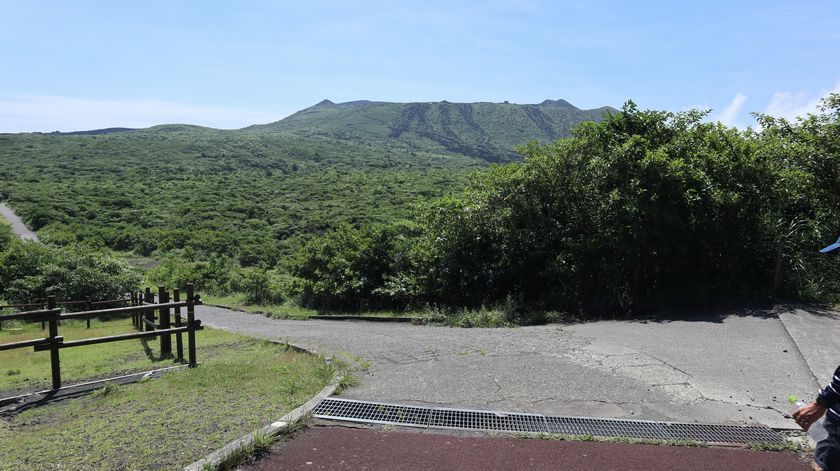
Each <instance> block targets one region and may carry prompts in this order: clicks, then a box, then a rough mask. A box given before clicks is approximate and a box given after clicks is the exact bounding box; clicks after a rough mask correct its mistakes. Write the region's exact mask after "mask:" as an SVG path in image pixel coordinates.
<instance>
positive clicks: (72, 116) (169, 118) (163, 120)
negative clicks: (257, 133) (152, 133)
mask: <svg viewBox="0 0 840 471" xmlns="http://www.w3.org/2000/svg"><path fill="white" fill-rule="evenodd" d="M282 117H283V115H282V114H279V113H268V112H264V111H256V110H242V109H230V108H220V107H213V106H197V105H191V104H186V103H174V102H167V101H154V100H136V101H132V100H126V101H105V100H87V99H82V98H72V97H61V96H43V95H15V96H0V132H31V131H42V132H51V131H64V132H67V131H82V130H90V129H101V128H110V127H126V128H145V127H149V126H154V125H156V124H168V123H185V124H197V125H200V126H209V127H214V128H223V129H232V128H241V127H245V126H248V125H251V124H260V123H269V122H272V121H277V120H278V119H280V118H282Z"/></svg>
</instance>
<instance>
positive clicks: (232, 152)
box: [0, 101, 610, 265]
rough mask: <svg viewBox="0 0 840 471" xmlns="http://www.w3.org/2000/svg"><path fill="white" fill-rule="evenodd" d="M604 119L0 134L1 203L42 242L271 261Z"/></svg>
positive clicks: (334, 119)
mask: <svg viewBox="0 0 840 471" xmlns="http://www.w3.org/2000/svg"><path fill="white" fill-rule="evenodd" d="M608 110H610V109H609V108H601V109H599V110H589V111H583V110H578V109H576V108H574V107H572V106H571V105H569V104H568V103H565V102H562V101H559V102H548V101H547V102H544V103H542V104H540V105H512V104H504V103H503V104H493V103H473V104H454V103H447V102H441V103H408V104H400V103H376V102H351V103H342V104H334V103H331V102H326V101H325V102H322V103H319V104H318V105H315V106H313V107H310V108H307V109H305V110H302V111H300V112H298V113H295V114H294V115H292V116H289V117H288V118H286V119H284V120H282V121H278V122H276V123H271V124H266V125H259V126H251V127H248V128H244V129H239V130H218V129H211V128H205V127H200V126H192V125H184V124H167V125H160V126H154V127H151V128H147V129H138V130H129V129H115V128H110V129H104V130H95V131H87V132H77V133H48V134H44V133H24V134H0V200H8V201H9V203H10V205H11V206H12V207H13V208H15V209H16V210H17V211H18V212H19V214H20V216H21V217H22V218H23V219H24V220H25V221H26V222H27V223H28V224H30V226H31V227H32V228H34V229H36V230H38V231H39V235H40V236H41V237H42V239H43V240H46V241H47V242H52V243H56V244H69V243H73V242H82V243H85V244H89V245H94V246H105V247H109V248H112V249H115V250H119V251H133V252H135V253H137V254H142V255H150V254H153V255H162V254H168V253H173V252H174V253H177V252H179V251H180V252H181V253H182V254H183V255H184V257H187V258H193V257H195V258H198V259H212V258H214V257H216V256H217V255H224V256H232V257H235V258H236V259H238V261H239V262H240V263H243V264H248V265H255V264H265V265H273V264H275V263H279V262H280V261H281V260H282V259H283V258H284V257H285V256H286V255H288V254H289V253H290V252H291V249H292V248H294V246H296V245H297V244H298V243H299V241H300V240H302V239H305V238H307V237H310V236H311V235H313V234H318V233H322V232H323V231H326V230H329V229H331V228H334V227H336V226H338V225H340V224H344V223H349V224H367V223H375V222H388V221H392V220H395V219H399V218H404V217H407V216H409V215H410V214H411V212H412V211H413V207H414V206H415V205H416V204H417V203H420V202H422V201H425V200H428V199H430V198H435V197H438V196H442V195H446V194H451V193H455V192H459V191H460V190H461V189H462V188H464V187H465V185H466V182H467V178H468V174H469V172H471V171H474V170H476V169H480V168H483V167H486V166H487V165H488V163H489V162H507V161H512V160H518V159H520V158H521V157H520V156H519V155H518V154H516V153H515V152H514V151H513V149H514V148H515V147H516V146H519V145H522V144H525V143H526V142H528V141H529V140H540V141H549V140H552V139H554V138H556V137H558V136H563V135H566V134H567V133H568V130H569V129H570V128H571V127H572V126H573V125H574V124H577V122H579V121H582V120H584V119H597V118H600V117H601V115H602V114H603V113H604V112H606V111H608Z"/></svg>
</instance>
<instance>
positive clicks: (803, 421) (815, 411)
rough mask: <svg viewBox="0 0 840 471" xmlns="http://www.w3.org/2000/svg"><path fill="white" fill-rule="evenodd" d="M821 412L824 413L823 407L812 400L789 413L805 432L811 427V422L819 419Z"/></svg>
mask: <svg viewBox="0 0 840 471" xmlns="http://www.w3.org/2000/svg"><path fill="white" fill-rule="evenodd" d="M823 414H825V407H823V406H821V405H819V404H817V403H816V401H814V402H812V403H810V404H805V405H804V406H802V407H800V408H799V409H796V411H795V412H794V413H793V414H791V415H792V416H793V420H795V421H796V423H797V424H799V426H800V427H802V430H805V431H806V432H807V431H808V429H809V428H810V427H811V424H813V423H814V422H816V421H818V420H820V417H822V416H823Z"/></svg>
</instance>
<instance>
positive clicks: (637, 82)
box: [0, 0, 840, 132]
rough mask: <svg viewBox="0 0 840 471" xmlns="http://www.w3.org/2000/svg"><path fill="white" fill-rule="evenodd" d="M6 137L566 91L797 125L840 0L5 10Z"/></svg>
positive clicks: (598, 99) (0, 102)
mask: <svg viewBox="0 0 840 471" xmlns="http://www.w3.org/2000/svg"><path fill="white" fill-rule="evenodd" d="M0 12H2V14H0V50H2V51H3V53H2V58H0V132H19V131H53V130H61V131H71V130H80V129H93V128H101V127H109V126H128V127H143V126H149V125H154V124H161V123H170V122H187V123H193V124H201V125H206V126H213V127H221V128H238V127H243V126H246V125H249V124H254V123H265V122H271V121H275V120H278V119H281V118H283V117H284V116H287V115H288V114H290V113H293V112H295V111H297V110H299V109H301V108H305V107H307V106H310V105H312V104H314V103H316V102H318V101H320V100H321V99H324V98H329V99H331V100H333V101H335V102H341V101H350V100H359V99H368V100H383V101H403V102H405V101H439V100H449V101H460V102H471V101H495V102H500V101H505V100H509V101H511V102H515V103H538V102H541V101H543V100H544V99H546V98H551V99H558V98H563V99H566V100H568V101H569V102H571V103H572V104H574V105H576V106H578V107H580V108H593V107H599V106H603V105H611V106H615V107H620V106H621V104H622V103H623V102H624V101H626V100H628V99H632V100H634V101H635V102H636V103H637V104H639V106H640V107H642V108H655V109H668V110H673V111H678V110H683V109H687V108H711V109H713V110H714V111H713V113H712V117H713V118H715V119H720V120H721V121H723V122H725V123H727V124H731V125H738V126H745V125H749V124H751V123H752V120H751V118H750V117H749V114H748V113H749V112H750V111H758V112H770V113H773V114H777V115H780V116H793V115H796V114H801V113H804V112H807V111H811V110H813V107H814V105H815V104H816V103H817V101H818V100H819V98H820V97H821V96H824V95H825V94H826V93H828V92H830V91H840V2H837V1H836V0H832V1H808V0H804V1H800V2H778V1H762V2H758V1H704V2H678V1H661V2H660V1H648V2H621V1H601V0H587V1H572V2H566V1H556V2H550V1H537V0H534V1H531V0H500V1H484V2H455V1H428V0H427V1H422V2H420V1H418V2H397V1H383V2H367V1H361V0H358V1H353V2H338V1H318V0H312V1H306V2H291V1H290V2H281V1H240V2H215V1H201V2H199V1H174V0H170V1H165V2H164V1H160V2H158V1H144V2H138V1H126V2H112V1H109V2H85V1H78V2H68V1H61V2H49V1H25V2H24V1H5V0H0Z"/></svg>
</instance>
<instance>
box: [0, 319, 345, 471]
mask: <svg viewBox="0 0 840 471" xmlns="http://www.w3.org/2000/svg"><path fill="white" fill-rule="evenodd" d="M198 339H199V344H198V358H199V362H200V365H199V367H198V368H194V369H182V370H178V371H176V372H172V373H168V374H166V375H164V376H163V377H161V378H159V379H155V380H150V381H145V382H141V383H135V384H130V385H121V386H115V385H108V386H106V387H105V388H103V389H101V390H100V391H99V392H97V393H96V394H91V395H88V396H84V397H82V398H79V399H72V400H67V401H62V402H56V403H52V404H49V405H46V406H41V407H37V408H33V409H29V410H26V411H23V412H21V413H19V414H17V415H14V416H6V417H3V418H2V419H0V456H2V457H3V459H2V460H0V470H18V469H59V468H60V469H89V470H99V469H102V470H106V469H107V470H109V469H144V470H145V469H177V468H181V467H183V466H185V465H187V464H189V463H192V462H193V461H195V460H197V459H200V458H202V457H204V456H205V455H207V454H209V453H210V452H212V451H214V450H216V449H218V448H219V447H221V446H222V445H224V444H226V443H228V442H229V441H231V440H234V439H236V438H239V437H241V436H243V435H245V434H246V433H249V432H252V431H253V430H255V429H258V428H260V427H261V426H264V425H266V424H268V423H270V422H271V421H273V420H276V419H278V418H280V417H281V416H283V415H284V414H286V413H287V412H289V411H290V410H291V409H293V408H295V407H297V406H299V405H300V404H302V403H304V402H306V401H307V400H308V399H309V398H310V397H312V396H313V395H314V394H315V393H317V392H318V391H319V390H320V389H321V388H323V387H324V386H325V385H326V384H327V383H328V382H329V380H330V379H331V378H332V376H333V374H334V371H333V369H332V367H330V366H329V365H328V364H326V363H325V362H324V361H323V360H322V359H320V358H317V357H313V356H311V355H306V354H300V353H296V352H294V351H292V350H289V349H287V348H286V347H284V346H282V345H277V344H273V343H269V342H266V341H260V340H256V339H252V338H249V337H243V336H239V335H235V334H230V333H226V332H220V331H214V330H211V329H206V330H204V331H201V332H199V333H198ZM123 343H127V344H133V347H134V349H135V350H139V351H142V346H141V345H139V344H138V343H137V342H131V341H129V342H123ZM119 344H120V343H116V344H115V343H112V344H106V345H111V346H114V345H119ZM84 349H85V348H84V347H83V348H79V349H76V350H80V351H81V350H84ZM68 350H70V349H68ZM65 351H67V350H65ZM3 364H7V363H5V362H4V363H3Z"/></svg>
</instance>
